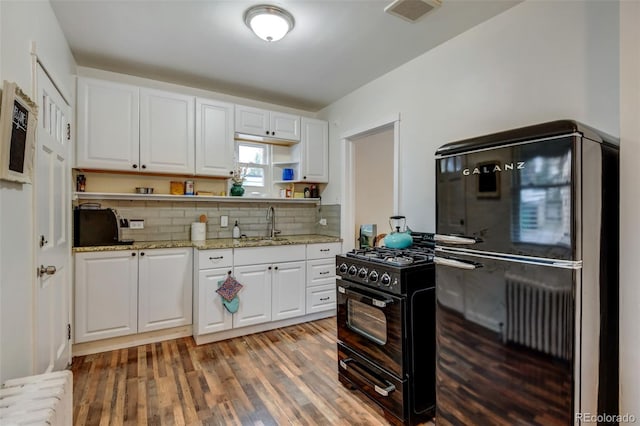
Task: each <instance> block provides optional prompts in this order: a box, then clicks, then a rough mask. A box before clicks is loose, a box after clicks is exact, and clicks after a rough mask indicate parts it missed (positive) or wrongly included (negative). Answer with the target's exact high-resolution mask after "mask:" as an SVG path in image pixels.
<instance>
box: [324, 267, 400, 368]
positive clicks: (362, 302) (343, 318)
mask: <svg viewBox="0 0 640 426" xmlns="http://www.w3.org/2000/svg"><path fill="white" fill-rule="evenodd" d="M337 310H338V319H337V321H338V340H340V341H341V342H342V343H343V344H344V345H346V346H347V347H349V348H351V349H352V350H354V351H355V352H357V353H358V354H360V355H362V356H363V357H365V358H367V359H368V360H370V361H372V362H374V363H375V364H377V365H378V366H379V367H380V368H382V369H385V370H387V371H388V372H390V373H392V374H394V375H395V376H396V377H398V378H400V379H402V378H403V377H404V374H403V372H404V366H403V357H402V348H403V341H402V336H403V335H404V322H403V321H402V318H403V314H404V310H405V307H404V299H403V298H401V297H397V296H393V295H390V294H385V293H382V292H379V291H376V290H372V289H369V288H367V287H364V286H361V285H358V284H355V283H352V282H350V281H345V280H343V279H339V280H338V309H337Z"/></svg>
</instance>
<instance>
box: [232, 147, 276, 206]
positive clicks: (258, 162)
mask: <svg viewBox="0 0 640 426" xmlns="http://www.w3.org/2000/svg"><path fill="white" fill-rule="evenodd" d="M236 158H237V159H238V164H239V165H240V167H244V168H245V169H246V175H245V179H244V186H245V187H246V188H247V190H248V192H250V193H254V194H268V193H269V183H270V181H271V176H269V145H267V144H262V143H251V142H236Z"/></svg>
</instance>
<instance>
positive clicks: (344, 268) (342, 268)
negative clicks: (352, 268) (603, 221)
mask: <svg viewBox="0 0 640 426" xmlns="http://www.w3.org/2000/svg"><path fill="white" fill-rule="evenodd" d="M347 269H349V268H348V267H347V264H346V263H341V264H340V267H339V268H338V270H339V271H340V273H341V274H346V273H347Z"/></svg>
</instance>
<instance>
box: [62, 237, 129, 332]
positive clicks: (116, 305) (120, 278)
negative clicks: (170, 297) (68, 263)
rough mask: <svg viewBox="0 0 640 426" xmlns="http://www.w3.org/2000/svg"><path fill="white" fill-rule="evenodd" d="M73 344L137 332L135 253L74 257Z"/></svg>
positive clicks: (98, 253)
mask: <svg viewBox="0 0 640 426" xmlns="http://www.w3.org/2000/svg"><path fill="white" fill-rule="evenodd" d="M75 262H76V263H75V315H74V319H75V321H74V338H75V343H80V342H89V341H92V340H99V339H106V338H109V337H117V336H126V335H128V334H135V333H136V332H137V331H138V257H137V252H136V251H131V250H124V251H105V252H95V253H77V254H76V255H75Z"/></svg>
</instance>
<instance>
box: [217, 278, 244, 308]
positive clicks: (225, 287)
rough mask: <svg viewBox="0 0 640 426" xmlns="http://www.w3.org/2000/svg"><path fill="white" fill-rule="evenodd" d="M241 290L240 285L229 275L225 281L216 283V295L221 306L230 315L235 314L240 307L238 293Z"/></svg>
mask: <svg viewBox="0 0 640 426" xmlns="http://www.w3.org/2000/svg"><path fill="white" fill-rule="evenodd" d="M241 288H242V284H240V283H239V282H238V281H237V280H236V279H235V278H233V277H232V276H231V275H229V276H228V277H227V279H226V280H223V281H222V280H221V281H218V289H217V290H216V293H218V294H219V295H220V297H221V298H222V304H223V305H224V307H225V308H227V310H228V311H229V312H231V313H232V314H233V313H236V312H237V311H238V307H239V306H240V299H239V298H238V292H239V291H240V289H241Z"/></svg>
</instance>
